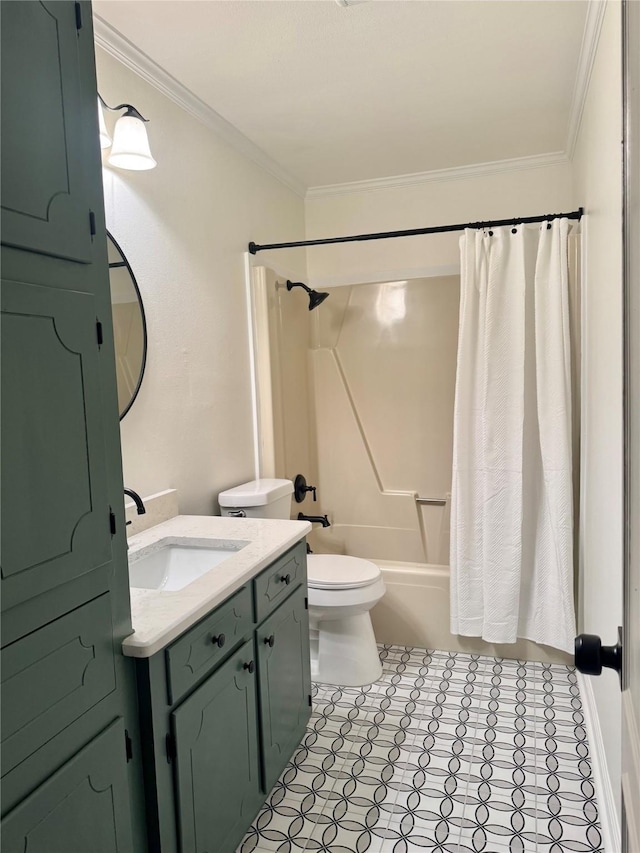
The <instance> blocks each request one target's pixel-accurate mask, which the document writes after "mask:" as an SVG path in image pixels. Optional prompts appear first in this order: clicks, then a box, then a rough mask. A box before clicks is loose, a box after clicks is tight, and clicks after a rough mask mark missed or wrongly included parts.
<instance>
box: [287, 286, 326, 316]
mask: <svg viewBox="0 0 640 853" xmlns="http://www.w3.org/2000/svg"><path fill="white" fill-rule="evenodd" d="M293 287H302V288H304V289H305V290H306V291H307V293H308V294H309V311H313V309H314V308H317V307H318V305H320V304H321V303H322V302H324V300H325V299H326V298H327V296H328V295H329V294H328V293H321V292H320V291H318V290H312V289H311V288H310V287H307V285H306V284H303V283H302V282H301V281H289V280H288V279H287V290H291V289H292V288H293Z"/></svg>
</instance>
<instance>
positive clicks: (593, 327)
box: [574, 0, 623, 808]
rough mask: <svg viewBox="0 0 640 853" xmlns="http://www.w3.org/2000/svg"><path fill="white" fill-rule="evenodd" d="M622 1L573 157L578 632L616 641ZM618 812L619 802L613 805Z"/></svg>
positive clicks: (606, 727)
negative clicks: (577, 252) (579, 323)
mask: <svg viewBox="0 0 640 853" xmlns="http://www.w3.org/2000/svg"><path fill="white" fill-rule="evenodd" d="M620 35H621V23H620V4H619V2H617V0H615V2H610V3H608V4H607V9H606V13H605V18H604V22H603V27H602V31H601V34H600V40H599V44H598V53H597V56H596V61H595V64H594V68H593V73H592V76H591V81H590V86H589V94H588V99H587V102H586V106H585V111H584V114H583V118H582V124H581V127H580V134H579V137H578V143H577V148H576V154H575V159H574V166H575V188H576V196H577V197H578V198H579V199H580V202H581V203H582V204H583V205H584V206H585V208H586V210H587V212H588V216H587V217H586V218H585V220H583V230H584V238H583V244H584V254H583V268H582V275H583V342H582V346H583V362H582V370H583V383H582V464H581V479H582V519H581V527H580V549H581V575H582V607H581V610H582V623H583V624H582V626H581V627H582V630H584V631H587V632H589V633H594V634H600V636H601V637H602V640H603V642H606V643H607V644H609V643H615V640H616V629H617V626H618V625H620V624H621V620H622V545H623V540H622V284H621V270H622V244H621V145H620V140H621V135H622V126H621V121H622V105H621V92H622V83H621V44H620ZM591 685H592V687H593V691H594V694H595V700H596V704H597V708H598V716H599V722H600V727H601V731H602V736H603V740H604V748H605V752H606V756H607V763H608V771H609V776H610V778H611V783H612V786H613V790H614V792H615V795H616V796H617V795H618V792H619V786H620V690H619V685H618V679H617V676H616V674H615V673H614V672H612V671H610V670H606V671H605V672H604V673H603V674H602V676H601V677H600V678H595V679H591ZM618 808H619V804H618Z"/></svg>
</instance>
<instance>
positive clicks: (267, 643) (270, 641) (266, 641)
mask: <svg viewBox="0 0 640 853" xmlns="http://www.w3.org/2000/svg"><path fill="white" fill-rule="evenodd" d="M275 641H276V638H275V637H274V635H273V634H272V635H271V636H270V637H265V638H264V644H265V646H271V648H273V644H274V643H275Z"/></svg>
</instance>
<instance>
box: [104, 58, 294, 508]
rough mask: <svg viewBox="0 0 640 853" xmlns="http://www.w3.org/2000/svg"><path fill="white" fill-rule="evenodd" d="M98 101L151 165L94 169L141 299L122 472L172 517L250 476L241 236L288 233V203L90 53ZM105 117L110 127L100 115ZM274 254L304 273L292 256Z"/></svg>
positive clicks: (234, 155)
mask: <svg viewBox="0 0 640 853" xmlns="http://www.w3.org/2000/svg"><path fill="white" fill-rule="evenodd" d="M97 70H98V83H99V89H100V93H101V95H102V96H103V97H104V98H105V100H106V101H107V102H108V103H122V102H123V101H127V102H130V103H133V104H135V106H136V107H137V108H138V109H139V110H140V111H141V112H142V114H143V115H145V116H147V117H148V118H149V119H150V123H149V125H148V131H149V137H150V142H151V147H152V151H153V154H154V157H155V158H156V160H157V161H158V167H157V168H156V169H154V170H153V171H149V172H130V171H122V170H117V169H113V168H110V167H108V166H107V167H105V169H104V186H105V205H106V214H107V227H108V228H109V230H110V231H112V233H113V235H114V237H115V239H116V240H117V241H118V243H119V244H120V245H121V247H122V249H123V251H124V252H125V254H126V255H127V258H128V259H129V261H130V263H131V266H132V268H133V271H134V273H135V275H136V278H137V281H138V285H139V287H140V290H141V293H142V297H143V300H144V305H145V310H146V315H147V323H148V330H149V352H148V361H147V371H146V375H145V378H144V382H143V384H142V388H141V390H140V394H139V396H138V399H137V400H136V402H135V403H134V405H133V407H132V409H131V411H130V412H129V413H128V414H127V416H126V417H125V419H124V420H123V421H122V424H121V435H122V450H123V467H124V479H125V483H126V484H127V486H130V487H131V488H134V489H136V491H138V492H140V493H141V494H142V495H149V494H152V493H155V492H160V491H162V490H164V489H167V488H176V489H177V490H178V495H179V501H180V510H181V512H183V513H205V514H206V513H211V512H213V511H214V509H215V496H216V495H217V493H218V492H219V491H220V490H222V489H224V488H228V487H229V486H232V485H235V484H237V483H240V482H243V481H245V480H248V479H252V478H253V477H254V440H253V418H252V402H251V381H250V358H249V335H248V320H247V309H246V297H245V276H244V257H243V253H244V251H245V250H246V246H247V243H248V242H249V240H255V241H257V242H260V241H262V242H267V241H269V240H278V239H280V240H285V239H287V240H291V239H294V240H295V239H302V238H303V236H304V233H303V230H304V225H303V223H304V209H303V202H302V200H301V199H300V198H299V197H297V196H296V195H295V194H294V193H293V192H292V191H291V190H289V189H288V188H286V187H285V186H284V185H282V184H281V183H279V182H278V181H277V180H276V179H275V178H273V177H271V176H270V175H268V174H267V173H266V172H265V171H264V170H262V169H261V168H260V167H258V166H257V165H255V164H254V163H253V162H251V161H249V160H247V159H246V158H245V157H243V156H242V155H240V154H239V153H238V152H236V151H235V150H233V149H232V148H231V147H230V146H229V145H227V144H226V143H225V142H223V141H221V139H220V138H219V137H217V136H216V135H215V134H214V133H213V132H212V131H211V130H209V129H208V128H206V127H205V126H204V125H202V124H200V123H199V122H198V121H197V120H196V119H194V118H193V117H191V116H190V115H188V114H187V113H186V112H185V111H184V110H182V109H180V108H179V107H178V106H177V105H175V104H174V103H173V102H172V101H170V100H168V99H167V98H166V97H164V96H163V95H162V94H160V93H159V92H158V91H157V90H156V89H155V88H153V87H151V86H150V85H148V84H147V83H146V82H145V81H143V80H142V79H141V78H140V77H138V76H137V75H136V74H134V73H133V72H132V71H130V70H128V69H127V68H125V67H124V66H123V65H121V64H120V63H118V62H117V61H116V60H114V59H113V58H112V57H111V56H109V55H107V54H106V53H105V52H104V51H102V50H100V49H98V50H97ZM107 120H108V121H109V122H111V126H112V122H113V117H112V116H111V115H109V116H108V117H107ZM278 262H280V263H283V264H286V265H287V267H288V268H289V269H292V270H297V271H298V274H299V275H300V277H302V278H303V280H304V276H305V258H304V254H303V253H301V252H298V253H293V252H289V253H287V252H280V253H279V255H278Z"/></svg>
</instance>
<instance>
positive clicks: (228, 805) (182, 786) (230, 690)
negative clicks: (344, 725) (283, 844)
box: [171, 640, 262, 853]
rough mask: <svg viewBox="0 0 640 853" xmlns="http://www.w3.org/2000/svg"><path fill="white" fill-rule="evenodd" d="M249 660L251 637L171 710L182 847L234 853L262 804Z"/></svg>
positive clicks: (190, 851) (187, 851)
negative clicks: (178, 705) (177, 706)
mask: <svg viewBox="0 0 640 853" xmlns="http://www.w3.org/2000/svg"><path fill="white" fill-rule="evenodd" d="M251 661H254V644H253V640H249V641H248V642H246V643H245V644H244V645H243V646H241V647H240V649H239V650H238V651H237V652H236V653H235V654H234V655H233V656H232V657H231V658H229V660H228V661H227V662H226V663H224V664H223V665H222V666H221V667H220V669H218V670H217V671H216V672H215V673H214V674H213V675H212V676H211V677H210V678H209V679H207V681H205V682H204V684H202V686H201V687H199V688H198V689H197V690H196V691H195V693H193V694H192V695H191V696H190V697H189V698H188V699H186V700H185V701H184V702H183V704H182V705H180V707H179V708H178V709H177V710H176V711H174V712H173V714H172V715H171V718H172V728H173V732H174V735H175V741H176V753H177V758H176V769H177V773H176V783H177V796H176V799H177V806H178V819H179V834H180V849H181V851H182V853H232V851H233V850H235V848H236V846H237V844H238V843H239V842H240V840H241V839H242V836H243V834H244V832H245V830H246V829H247V827H248V826H249V824H250V823H251V821H252V819H253V818H254V816H255V814H256V813H257V811H258V809H259V808H260V805H261V803H262V795H261V792H260V779H259V776H260V762H259V759H258V722H257V714H256V673H255V671H254V672H250V671H249V670H248V669H246V668H245V665H248V664H249V663H250V662H251ZM254 667H255V661H254Z"/></svg>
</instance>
